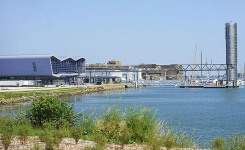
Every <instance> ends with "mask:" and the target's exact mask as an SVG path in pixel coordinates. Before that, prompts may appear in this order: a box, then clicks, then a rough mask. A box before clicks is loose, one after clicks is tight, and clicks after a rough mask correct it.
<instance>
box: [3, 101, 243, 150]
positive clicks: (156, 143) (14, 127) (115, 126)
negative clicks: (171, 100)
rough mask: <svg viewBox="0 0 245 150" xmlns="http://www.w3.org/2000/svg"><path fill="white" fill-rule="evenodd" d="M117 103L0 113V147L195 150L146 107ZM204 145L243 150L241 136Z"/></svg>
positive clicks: (35, 105) (36, 104) (47, 105)
mask: <svg viewBox="0 0 245 150" xmlns="http://www.w3.org/2000/svg"><path fill="white" fill-rule="evenodd" d="M119 105H120V101H117V102H116V103H115V104H114V105H113V106H111V105H110V102H109V101H108V102H107V103H105V104H104V106H103V107H102V108H101V109H100V110H96V109H94V110H92V111H91V112H90V113H88V115H84V113H83V112H79V113H75V112H74V107H73V105H72V106H68V105H67V101H65V100H60V99H59V98H57V97H46V98H41V99H40V100H36V101H33V102H32V107H31V108H29V109H27V110H23V109H20V110H19V112H18V113H17V114H15V115H13V116H1V117H0V122H1V124H0V133H1V143H0V147H1V146H2V147H4V148H10V149H22V147H24V148H23V149H44V148H46V149H54V148H56V149H69V148H68V147H65V145H66V146H67V145H73V147H72V148H71V149H75V148H77V146H79V144H80V146H81V143H83V144H84V143H86V141H93V142H90V144H87V145H86V144H85V145H86V147H83V148H82V149H115V147H117V149H123V148H125V149H127V148H128V147H129V145H131V146H132V145H133V147H131V148H129V149H153V150H154V149H161V148H163V147H164V148H165V149H167V150H168V149H171V148H181V149H183V148H192V149H197V148H198V146H199V145H198V141H197V140H195V139H194V138H193V136H192V135H191V134H187V133H185V132H182V131H179V130H174V128H173V127H171V126H169V125H167V123H165V122H163V121H162V120H159V119H158V118H156V112H155V111H153V110H152V109H151V108H149V107H143V106H138V105H134V104H132V105H131V106H130V107H125V108H124V109H119ZM30 136H31V137H30ZM67 138H69V140H68V141H67ZM64 141H65V143H66V144H64ZM31 143H32V144H31ZM87 143H88V142H87ZM115 144H116V145H115ZM28 145H29V147H28ZM78 149H80V148H78ZM208 149H215V150H223V149H225V150H240V149H245V136H244V135H239V134H234V135H231V136H230V137H229V138H227V139H224V138H222V137H217V138H215V139H213V140H211V142H210V147H208Z"/></svg>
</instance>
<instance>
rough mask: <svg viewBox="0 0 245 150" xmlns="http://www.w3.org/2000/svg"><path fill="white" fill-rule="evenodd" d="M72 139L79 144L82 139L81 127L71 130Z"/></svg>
mask: <svg viewBox="0 0 245 150" xmlns="http://www.w3.org/2000/svg"><path fill="white" fill-rule="evenodd" d="M70 132H71V137H72V138H74V139H75V142H76V144H77V142H78V140H79V139H80V138H81V133H82V128H81V127H73V128H71V130H70Z"/></svg>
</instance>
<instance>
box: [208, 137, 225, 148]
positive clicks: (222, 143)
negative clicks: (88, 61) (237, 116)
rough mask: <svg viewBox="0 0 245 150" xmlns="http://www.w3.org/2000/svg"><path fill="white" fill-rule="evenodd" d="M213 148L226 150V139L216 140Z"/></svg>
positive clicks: (212, 144)
mask: <svg viewBox="0 0 245 150" xmlns="http://www.w3.org/2000/svg"><path fill="white" fill-rule="evenodd" d="M211 148H212V149H214V150H223V149H224V148H225V139H223V138H218V137H217V138H214V139H213V140H212V143H211Z"/></svg>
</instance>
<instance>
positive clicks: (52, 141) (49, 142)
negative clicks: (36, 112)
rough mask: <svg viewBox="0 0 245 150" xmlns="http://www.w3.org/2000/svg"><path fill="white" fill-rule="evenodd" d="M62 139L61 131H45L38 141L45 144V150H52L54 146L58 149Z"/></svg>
mask: <svg viewBox="0 0 245 150" xmlns="http://www.w3.org/2000/svg"><path fill="white" fill-rule="evenodd" d="M63 137H64V133H63V131H61V130H45V131H44V132H43V133H42V134H41V136H40V139H41V141H42V142H44V143H45V144H46V149H54V147H55V146H56V147H59V144H60V142H61V141H62V138H63Z"/></svg>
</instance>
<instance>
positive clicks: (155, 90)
mask: <svg viewBox="0 0 245 150" xmlns="http://www.w3.org/2000/svg"><path fill="white" fill-rule="evenodd" d="M119 97H121V100H120V101H119V107H120V108H121V109H123V108H124V106H131V105H132V104H136V105H143V106H146V107H151V108H152V109H153V111H156V114H157V117H158V118H159V119H161V120H163V121H165V122H167V123H168V124H173V125H174V126H175V127H177V126H178V127H179V130H182V131H185V132H187V133H192V132H193V131H194V137H195V138H196V139H199V143H200V144H201V145H204V144H205V143H206V144H207V145H208V141H209V140H211V139H213V138H214V137H217V136H222V137H226V136H229V135H231V134H235V133H241V134H243V135H244V134H245V88H229V89H228V88H224V89H204V88H187V89H184V88H178V87H174V86H146V87H141V88H137V89H135V88H128V89H126V90H122V91H119V90H117V91H105V92H100V93H93V94H85V95H76V96H71V97H67V99H68V100H69V101H68V103H69V105H72V104H74V107H75V111H77V112H78V111H81V110H83V109H85V112H88V111H90V110H94V109H95V110H97V111H98V112H99V110H100V108H101V107H102V106H103V105H104V104H105V103H106V102H107V101H108V99H110V105H113V104H115V102H116V101H118V99H119ZM28 105H29V104H28V103H27V104H25V106H28ZM9 110H10V112H12V110H11V109H9ZM2 113H3V112H0V115H1V114H2ZM4 113H6V111H5V112H4Z"/></svg>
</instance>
